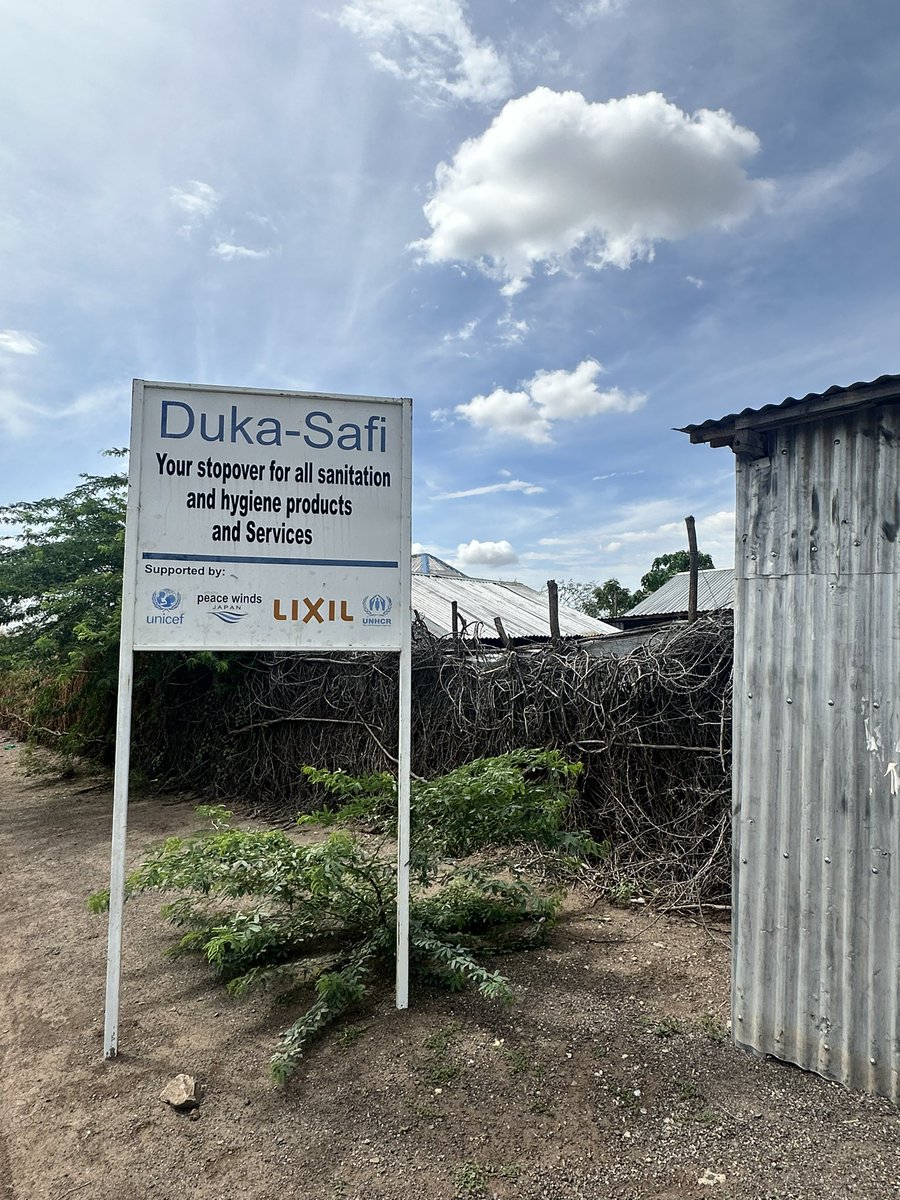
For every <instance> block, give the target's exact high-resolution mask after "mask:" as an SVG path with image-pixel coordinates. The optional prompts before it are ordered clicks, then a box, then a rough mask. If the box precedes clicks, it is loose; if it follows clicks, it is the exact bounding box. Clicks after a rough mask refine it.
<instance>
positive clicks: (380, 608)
mask: <svg viewBox="0 0 900 1200" xmlns="http://www.w3.org/2000/svg"><path fill="white" fill-rule="evenodd" d="M393 607H394V602H393V601H392V600H390V599H389V598H388V597H387V596H381V595H379V594H377V593H376V595H374V596H364V597H363V612H364V613H365V614H366V615H365V616H364V617H363V619H362V623H363V625H390V624H391V618H390V617H389V616H388V613H389V612H390V611H391V609H392V608H393Z"/></svg>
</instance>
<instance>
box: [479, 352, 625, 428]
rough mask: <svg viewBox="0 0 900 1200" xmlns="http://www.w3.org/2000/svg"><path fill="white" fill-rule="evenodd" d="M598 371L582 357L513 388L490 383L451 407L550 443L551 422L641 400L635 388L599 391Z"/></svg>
mask: <svg viewBox="0 0 900 1200" xmlns="http://www.w3.org/2000/svg"><path fill="white" fill-rule="evenodd" d="M602 370H603V368H602V367H601V365H600V363H598V362H596V361H595V360H594V359H593V358H586V359H585V360H584V361H583V362H581V363H579V364H578V366H577V367H575V369H574V370H572V371H538V373H537V374H536V375H535V376H534V378H533V379H530V380H529V381H528V382H527V383H525V384H523V388H522V390H521V391H518V392H508V391H506V390H505V389H504V388H496V389H495V390H494V391H493V392H491V393H490V395H488V396H475V397H473V398H472V399H471V400H470V401H469V402H468V404H457V406H456V412H457V413H458V414H459V415H460V416H461V417H463V418H464V419H465V420H467V421H469V422H470V423H471V424H472V425H475V426H476V427H477V428H480V429H487V430H489V431H490V432H491V433H506V434H509V435H511V436H512V437H521V438H525V439H526V440H527V441H530V442H550V441H552V438H551V436H550V433H551V429H552V427H553V422H554V421H576V420H580V419H582V418H584V417H595V416H598V415H599V414H601V413H606V412H626V413H630V412H635V411H636V410H637V409H639V408H640V407H641V406H642V405H643V404H645V403H646V400H647V397H646V396H645V395H643V394H642V393H640V392H632V393H630V394H629V393H627V392H623V391H622V390H621V388H609V389H608V390H607V391H600V390H599V388H598V387H597V384H596V382H595V381H596V378H597V376H598V375H599V374H600V372H601V371H602Z"/></svg>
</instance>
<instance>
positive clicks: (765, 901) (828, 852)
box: [683, 375, 900, 1103]
mask: <svg viewBox="0 0 900 1200" xmlns="http://www.w3.org/2000/svg"><path fill="white" fill-rule="evenodd" d="M683 432H685V433H688V434H689V435H690V438H691V441H692V442H706V443H708V444H710V445H712V446H729V447H731V449H732V450H733V451H734V453H735V459H736V484H737V504H736V525H737V529H736V556H735V577H736V578H735V675H734V824H733V830H734V860H733V866H734V917H733V921H734V924H733V930H734V936H733V945H734V950H733V987H732V1019H733V1031H734V1039H735V1041H736V1042H737V1043H738V1044H739V1045H741V1046H743V1047H745V1048H747V1049H749V1050H752V1051H755V1052H757V1053H762V1054H771V1055H774V1056H776V1057H778V1058H780V1059H784V1060H786V1061H788V1062H793V1063H796V1064H798V1065H799V1066H801V1067H804V1068H806V1069H807V1070H812V1071H816V1072H818V1073H819V1074H821V1075H824V1076H826V1077H828V1078H831V1079H837V1080H840V1081H841V1082H843V1083H845V1084H847V1085H848V1086H850V1087H854V1088H859V1089H862V1090H865V1091H868V1092H873V1093H876V1094H879V1095H883V1096H888V1097H890V1098H891V1099H892V1100H893V1101H894V1102H895V1103H898V1102H900V996H898V990H900V811H898V806H900V543H898V536H900V376H897V375H893V376H882V377H881V378H880V379H877V380H875V381H874V382H872V383H857V384H853V385H852V386H850V387H844V388H839V387H833V388H830V389H829V390H828V391H827V392H824V393H822V394H811V395H808V396H805V397H804V398H803V399H800V400H797V399H794V398H793V397H791V398H788V399H787V400H785V401H784V402H783V403H781V404H776V405H767V406H766V407H764V408H761V409H758V410H752V409H745V410H744V411H743V412H741V413H733V414H731V415H729V416H726V417H722V418H720V419H718V420H711V421H705V422H703V423H702V424H701V425H690V426H688V427H687V428H686V429H684V430H683Z"/></svg>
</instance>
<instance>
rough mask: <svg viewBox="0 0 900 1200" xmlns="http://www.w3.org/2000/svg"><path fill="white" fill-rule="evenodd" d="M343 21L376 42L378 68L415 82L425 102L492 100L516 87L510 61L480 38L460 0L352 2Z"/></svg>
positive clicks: (374, 57)
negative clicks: (470, 24)
mask: <svg viewBox="0 0 900 1200" xmlns="http://www.w3.org/2000/svg"><path fill="white" fill-rule="evenodd" d="M338 20H339V21H340V23H341V24H342V25H343V26H344V27H345V28H346V29H349V30H350V31H351V32H352V33H355V34H356V35H357V36H358V37H360V38H362V39H363V40H364V41H366V42H368V43H370V44H371V45H372V46H373V50H372V54H371V60H372V62H373V63H374V64H375V66H376V67H377V68H378V69H379V70H382V71H388V72H389V73H390V74H392V75H394V76H395V77H396V78H397V79H403V80H406V81H407V82H410V83H412V84H413V85H414V86H415V89H416V92H417V94H418V95H419V96H420V97H421V98H422V99H423V100H425V101H426V103H431V104H435V103H439V102H441V101H447V100H457V101H475V102H477V103H482V104H491V103H495V102H497V101H499V100H503V99H505V98H506V97H507V96H508V95H509V94H510V93H511V91H512V87H513V85H512V76H511V74H510V69H509V66H508V64H507V63H506V61H505V60H504V59H503V58H502V57H501V56H500V55H499V54H498V53H497V51H496V50H495V49H494V46H493V45H492V44H491V42H490V41H488V40H484V41H479V40H478V39H477V38H476V37H475V35H474V33H473V32H472V30H471V29H470V27H469V24H468V21H467V19H466V8H465V5H464V4H463V3H461V2H460V0H350V2H349V3H347V4H345V5H344V7H343V8H342V9H341V11H340V13H339V15H338Z"/></svg>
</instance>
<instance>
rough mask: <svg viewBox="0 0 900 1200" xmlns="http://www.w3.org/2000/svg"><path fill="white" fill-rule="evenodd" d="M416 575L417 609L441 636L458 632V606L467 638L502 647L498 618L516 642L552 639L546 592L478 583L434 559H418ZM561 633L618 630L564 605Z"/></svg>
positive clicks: (568, 635) (492, 581) (500, 582)
mask: <svg viewBox="0 0 900 1200" xmlns="http://www.w3.org/2000/svg"><path fill="white" fill-rule="evenodd" d="M412 572H413V573H412V607H413V610H414V612H416V613H417V614H418V616H419V617H420V619H421V620H422V621H423V622H424V623H425V626H426V627H427V629H428V630H429V631H430V632H431V633H433V634H434V635H435V636H437V637H443V636H445V635H447V634H450V633H452V632H453V610H454V604H455V605H456V613H457V621H458V628H459V634H460V636H461V637H463V638H478V639H479V640H480V641H497V642H499V641H500V631H499V630H498V628H497V625H496V622H497V620H498V619H499V621H500V623H501V625H502V628H503V630H504V632H505V634H506V636H507V637H508V638H510V639H511V640H513V641H540V640H545V639H546V640H549V638H550V636H551V634H550V603H549V598H548V596H547V594H546V593H545V592H539V591H536V590H535V589H534V588H531V587H529V586H528V585H527V584H524V583H518V582H516V581H512V580H500V579H473V578H471V577H470V576H468V575H464V574H463V573H462V571H458V570H457V569H456V568H455V567H451V566H450V564H449V563H445V562H444V561H443V560H442V559H440V558H438V557H437V556H436V555H434V554H414V555H413V560H412ZM559 632H560V636H561V637H564V638H571V637H602V636H604V635H605V634H610V633H617V632H618V630H617V629H615V628H614V627H613V626H612V625H608V624H607V623H606V622H605V621H598V620H596V619H595V618H594V617H589V616H588V615H587V614H586V613H583V612H580V611H579V610H578V609H574V608H567V607H566V606H565V605H563V604H560V605H559Z"/></svg>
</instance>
